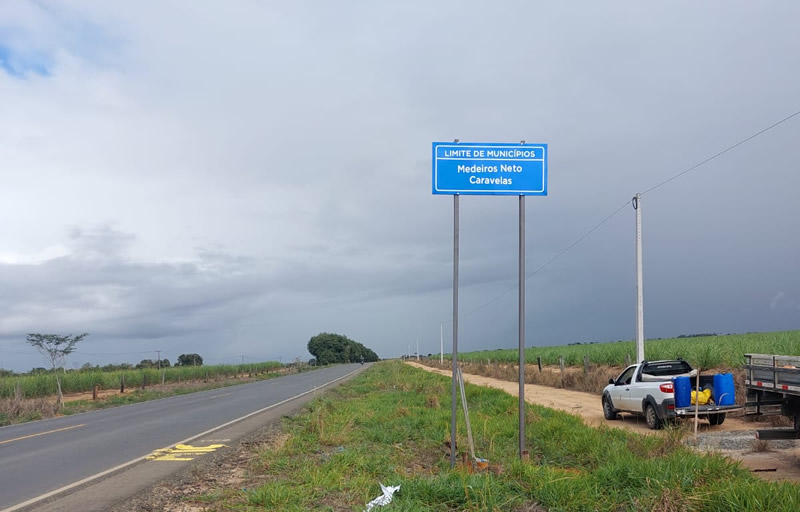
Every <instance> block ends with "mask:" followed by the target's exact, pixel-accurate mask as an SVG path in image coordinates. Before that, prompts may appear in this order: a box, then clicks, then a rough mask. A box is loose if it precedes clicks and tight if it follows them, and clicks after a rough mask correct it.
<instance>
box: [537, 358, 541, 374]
mask: <svg viewBox="0 0 800 512" xmlns="http://www.w3.org/2000/svg"><path fill="white" fill-rule="evenodd" d="M536 364H538V365H539V373H542V356H537V357H536Z"/></svg>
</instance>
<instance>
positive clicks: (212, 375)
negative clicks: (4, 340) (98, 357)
mask: <svg viewBox="0 0 800 512" xmlns="http://www.w3.org/2000/svg"><path fill="white" fill-rule="evenodd" d="M281 366H282V365H281V363H278V362H275V361H268V362H264V363H253V364H245V365H215V366H172V367H170V368H165V369H164V370H163V372H164V382H165V383H167V384H172V383H176V382H178V383H179V382H187V381H197V380H217V379H227V378H229V377H232V376H234V375H243V374H263V373H266V372H269V371H272V370H275V369H276V368H280V367H281ZM123 376H124V378H125V387H126V388H129V389H133V388H137V387H141V386H142V383H143V382H146V383H147V384H148V385H155V384H159V383H161V371H159V370H158V369H143V370H122V371H113V372H104V371H101V370H71V371H68V372H67V373H66V374H59V377H60V378H61V389H62V391H63V392H64V393H86V392H89V391H91V390H92V389H93V388H94V386H99V387H100V389H119V387H120V384H121V381H122V378H123ZM17 383H19V386H20V388H21V390H22V395H23V396H24V397H25V398H41V397H46V396H53V395H55V394H56V389H57V388H56V377H55V375H54V374H53V373H52V372H51V373H42V374H37V375H15V376H12V377H0V398H11V397H13V396H14V386H15V385H16V384H17Z"/></svg>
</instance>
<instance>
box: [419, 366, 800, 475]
mask: <svg viewBox="0 0 800 512" xmlns="http://www.w3.org/2000/svg"><path fill="white" fill-rule="evenodd" d="M406 364H409V365H411V366H414V367H416V368H421V369H423V370H426V371H429V372H434V373H438V374H440V375H444V376H446V377H450V375H451V374H450V370H442V369H439V368H431V367H430V366H426V365H423V364H419V363H416V362H411V361H407V362H406ZM536 371H537V372H538V368H537V369H536ZM578 371H579V372H582V369H578ZM464 380H465V381H466V382H468V383H470V384H475V385H478V386H486V387H491V388H495V389H499V390H501V391H505V392H506V393H508V394H510V395H512V396H519V393H518V391H519V384H518V383H517V382H509V381H506V380H499V379H494V378H490V377H485V376H482V375H472V374H469V373H464ZM525 401H526V402H528V403H532V404H537V405H542V406H544V407H549V408H551V409H558V410H560V411H564V412H568V413H570V414H575V415H577V416H580V417H581V418H582V419H583V421H584V422H585V423H586V424H587V425H592V426H600V425H605V426H608V427H616V428H624V429H627V430H630V431H633V432H638V433H640V434H647V435H661V432H662V431H655V430H650V429H648V428H647V424H646V423H645V421H644V418H642V417H640V416H636V415H628V414H624V415H620V419H619V420H615V421H608V420H606V419H605V417H604V416H603V409H602V407H601V404H600V396H599V395H598V394H595V393H589V392H585V391H573V390H568V389H559V388H552V387H547V386H541V385H536V384H526V385H525ZM752 430H753V423H752V422H748V421H743V420H742V419H740V418H731V417H729V418H727V419H726V420H725V423H724V424H722V425H717V426H714V427H712V426H711V425H709V424H708V422H706V421H700V422H699V424H698V432H699V434H700V435H704V434H705V433H715V434H717V435H718V434H719V433H720V432H742V431H752ZM704 449H707V448H704ZM720 453H723V454H724V455H727V456H729V457H731V458H733V459H736V460H739V461H741V462H742V466H743V467H745V468H748V469H751V470H755V469H773V468H774V469H775V471H757V472H754V473H753V474H755V475H757V476H758V477H760V478H763V479H766V480H787V481H793V482H800V448H798V446H797V443H795V444H794V447H792V448H788V449H782V450H775V451H771V452H766V453H754V452H753V451H752V448H749V447H748V448H746V449H742V450H722V451H720Z"/></svg>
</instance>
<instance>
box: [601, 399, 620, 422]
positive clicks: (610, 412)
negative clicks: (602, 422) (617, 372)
mask: <svg viewBox="0 0 800 512" xmlns="http://www.w3.org/2000/svg"><path fill="white" fill-rule="evenodd" d="M603 416H605V418H606V419H607V420H615V419H617V418H619V416H618V415H617V411H615V410H614V404H612V403H611V399H610V398H608V397H606V396H604V397H603Z"/></svg>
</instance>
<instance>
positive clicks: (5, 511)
mask: <svg viewBox="0 0 800 512" xmlns="http://www.w3.org/2000/svg"><path fill="white" fill-rule="evenodd" d="M363 369H364V368H360V367H359V368H356V369H355V370H353V371H352V372H350V373H347V374H345V375H342V376H341V377H337V378H335V379H333V380H332V381H329V382H326V383H325V384H321V385H319V386H314V388H312V389H309V390H308V391H303V392H302V393H300V394H299V395H294V396H293V397H290V398H287V399H285V400H281V401H280V402H278V403H276V404H272V405H268V406H267V407H264V408H263V409H259V410H257V411H253V412H251V413H248V414H245V415H244V416H241V417H239V418H236V419H235V420H231V421H229V422H227V423H223V424H222V425H218V426H216V427H214V428H211V429H209V430H206V431H205V432H201V433H199V434H196V435H193V436H191V437H188V438H186V439H184V440H183V441H178V442H177V443H172V444H170V445H168V446H165V447H164V448H159V449H161V450H167V449H169V448H172V447H173V446H175V445H178V444H186V443H188V442H190V441H194V440H195V439H198V438H200V437H203V436H206V435H208V434H211V433H212V432H216V431H217V430H220V429H223V428H225V427H229V426H231V425H233V424H234V423H238V422H240V421H244V420H246V419H247V418H250V417H252V416H255V415H256V414H260V413H262V412H265V411H268V410H270V409H273V408H275V407H278V406H281V405H283V404H285V403H287V402H291V401H292V400H296V399H298V398H300V397H302V396H306V395H308V394H310V393H316V392H317V391H319V390H320V389H322V388H325V387H328V386H330V385H331V384H333V383H335V382H339V381H340V380H342V379H345V378H347V377H349V376H351V375H353V374H354V373H356V372H359V371H361V370H363ZM153 451H156V450H153ZM151 453H153V452H152V451H151V452H149V453H147V455H142V456H141V457H138V458H136V459H133V460H129V461H128V462H124V463H122V464H119V465H117V466H114V467H113V468H109V469H106V470H105V471H101V472H100V473H96V474H94V475H91V476H87V477H86V478H84V479H82V480H78V481H77V482H73V483H71V484H69V485H65V486H64V487H60V488H58V489H55V490H53V491H50V492H47V493H45V494H40V495H39V496H37V497H35V498H31V499H29V500H28V501H23V502H22V503H17V504H16V505H12V506H11V507H9V508H5V509H3V510H0V512H14V511H16V510H21V509H23V508H25V507H29V506H31V505H35V504H36V503H38V502H40V501H43V500H46V499H47V498H52V497H53V496H56V495H58V494H61V493H63V492H66V491H68V490H70V489H74V488H76V487H80V486H81V485H83V484H86V483H89V482H91V481H92V480H97V479H98V478H102V477H104V476H106V475H109V474H111V473H115V472H117V471H119V470H121V469H125V468H127V467H128V466H132V465H134V464H136V463H137V462H141V461H143V460H145V459H146V458H147V457H148V456H149V455H150V454H151Z"/></svg>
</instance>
